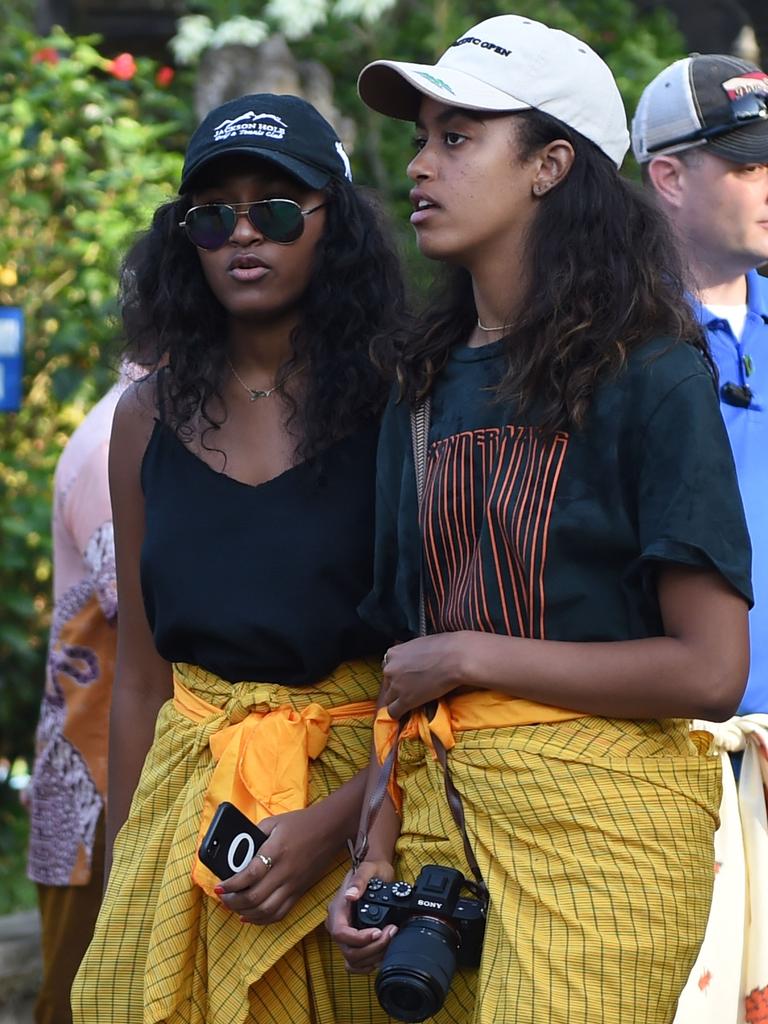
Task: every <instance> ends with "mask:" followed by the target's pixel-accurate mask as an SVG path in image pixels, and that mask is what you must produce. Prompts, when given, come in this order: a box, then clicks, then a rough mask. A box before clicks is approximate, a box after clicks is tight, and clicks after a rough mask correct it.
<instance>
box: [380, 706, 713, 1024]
mask: <svg viewBox="0 0 768 1024" xmlns="http://www.w3.org/2000/svg"><path fill="white" fill-rule="evenodd" d="M448 703H450V701H449V702H448ZM453 718H454V722H453V724H454V726H455V730H454V733H453V737H452V740H451V741H450V743H451V749H450V750H449V752H448V763H449V766H450V769H451V773H452V776H453V780H454V783H455V785H456V788H457V789H458V790H459V792H460V793H461V797H462V801H463V804H464V810H465V813H466V818H467V831H468V834H469V837H470V841H471V843H472V845H473V848H474V850H475V853H476V856H477V859H478V862H479V864H480V868H481V870H482V871H483V875H484V877H485V880H486V882H487V884H488V888H489V890H490V897H491V903H490V909H489V917H488V924H487V929H486V936H485V942H484V944H483V959H482V963H481V966H480V968H479V970H477V971H460V972H458V973H457V975H456V977H455V978H454V981H453V984H452V986H451V990H450V992H449V994H448V998H447V1000H446V1003H445V1006H444V1007H443V1009H442V1010H441V1011H440V1012H439V1013H438V1014H437V1015H436V1016H435V1017H434V1018H431V1024H671V1021H672V1018H673V1016H674V1013H675V1006H676V1003H677V998H678V995H679V993H680V991H681V990H682V988H683V985H684V983H685V980H686V977H687V975H688V972H689V971H690V968H691V965H692V964H693V961H694V959H695V957H696V954H697V951H698V949H699V946H700V944H701V940H702V937H703V935H704V930H705V927H706V922H707V915H708V912H709V905H710V900H711V893H712V882H713V876H714V858H713V835H714V831H715V828H716V825H717V812H718V806H719V799H720V789H721V785H720V765H719V761H718V760H717V759H716V758H714V757H708V756H705V755H704V754H703V753H702V752H701V751H700V750H699V748H698V746H697V743H696V742H694V741H692V739H691V735H690V734H689V730H688V725H687V723H686V722H682V721H678V720H668V721H638V722H633V721H624V720H613V719H602V718H596V717H591V716H584V717H580V718H576V719H573V720H570V721H561V722H557V723H546V724H538V725H530V726H514V727H501V728H492V727H487V728H475V729H463V728H461V723H460V722H458V721H457V720H456V716H455V714H454V715H453ZM695 739H696V737H695V736H694V740H695ZM379 747H380V751H381V750H382V749H383V744H381V743H380V744H379ZM397 771H398V775H397V781H398V785H399V787H400V788H401V790H402V795H403V825H402V833H401V837H400V840H399V842H398V848H397V862H396V875H397V877H399V878H405V879H407V880H412V879H413V878H414V877H415V876H416V875H417V874H418V872H419V870H420V868H421V867H422V866H423V865H424V864H445V865H449V866H452V867H457V868H458V869H459V870H461V871H463V872H464V873H465V874H469V868H468V866H467V864H466V861H465V859H464V854H463V848H462V842H461V837H460V834H459V831H458V829H457V827H456V825H455V823H454V821H453V819H452V817H451V813H450V810H449V808H448V805H447V802H446V799H445V791H444V784H443V777H442V771H441V768H440V765H439V763H438V762H437V761H436V760H435V758H434V757H433V755H432V751H431V750H430V748H429V746H428V744H426V743H425V742H424V739H423V737H421V735H420V730H419V729H418V728H416V729H415V730H414V738H412V739H405V740H403V741H401V744H400V751H399V757H398V768H397ZM470 877H471V875H470Z"/></svg>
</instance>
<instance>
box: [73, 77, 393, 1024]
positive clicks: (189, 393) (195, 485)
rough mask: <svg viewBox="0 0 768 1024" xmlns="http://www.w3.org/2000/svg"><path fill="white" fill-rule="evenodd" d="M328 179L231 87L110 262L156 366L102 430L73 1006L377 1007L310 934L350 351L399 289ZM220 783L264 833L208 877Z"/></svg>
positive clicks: (349, 493) (348, 825) (342, 655)
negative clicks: (95, 842)
mask: <svg viewBox="0 0 768 1024" xmlns="http://www.w3.org/2000/svg"><path fill="white" fill-rule="evenodd" d="M350 179H351V175H350V170H349V162H348V160H347V157H346V154H345V153H344V150H343V147H342V144H341V142H340V141H339V140H338V138H337V137H336V134H335V132H334V131H333V129H332V128H331V126H330V125H329V124H328V123H327V122H326V121H325V120H324V119H323V118H322V117H321V116H320V114H318V112H317V111H316V110H315V109H314V108H313V107H311V106H310V105H309V104H308V103H306V102H305V101H303V100H301V99H298V98H295V97H291V96H275V95H252V96H244V97H241V98H239V99H236V100H232V101H231V102H229V103H227V104H225V105H224V106H222V107H220V108H218V109H216V110H214V111H213V112H212V113H210V114H209V115H208V116H207V117H206V118H205V120H204V121H203V122H202V124H201V125H200V127H199V128H198V129H197V131H196V132H195V134H194V135H193V137H192V139H191V141H190V144H189V148H188V151H187V154H186V161H185V165H184V170H183V175H182V181H181V186H180V196H179V198H177V199H176V200H174V201H172V202H169V203H166V204H165V205H163V206H162V207H160V209H158V211H157V212H156V214H155V216H154V220H153V223H152V226H151V228H150V230H149V231H148V232H147V233H146V234H145V235H144V236H143V237H142V238H141V239H140V240H139V241H138V242H137V244H136V245H135V247H134V248H133V249H132V251H131V252H130V253H129V255H128V257H127V259H126V262H125V266H124V272H123V279H122V288H123V293H122V300H123V313H124V321H125V325H126V329H127V334H128V338H129V342H130V344H131V345H139V344H140V345H141V347H142V350H146V349H147V347H148V344H150V343H151V344H152V345H153V346H154V350H155V354H156V357H157V359H158V361H162V360H165V361H166V362H167V365H166V366H165V367H164V368H163V369H161V370H160V371H159V372H157V373H156V374H155V375H153V376H152V377H150V378H149V379H147V380H146V381H143V382H141V383H139V384H137V385H136V386H134V387H132V388H131V389H130V390H129V391H128V392H127V393H126V395H125V397H124V398H123V400H122V401H121V403H120V405H119V407H118V410H117V413H116V416H115V427H114V433H113V438H112V446H111V454H110V460H111V486H112V500H113V505H114V512H115V515H114V522H115V531H116V547H117V566H118V589H119V600H120V623H119V649H118V664H117V673H116V683H115V697H114V703H113V708H112V727H111V753H110V792H109V817H108V833H109V835H108V841H111V840H112V839H114V837H115V835H116V833H117V831H118V829H120V831H119V834H118V835H117V838H116V839H114V855H113V860H112V870H111V874H110V877H109V885H108V888H107V890H106V895H105V899H104V905H103V908H102V911H101V915H100V917H99V921H98V924H97V928H96V933H95V937H94V940H93V943H92V945H91V947H90V949H89V951H88V953H87V955H86V958H85V960H84V962H83V965H82V967H81V970H80V973H79V976H78V979H77V981H76V984H75V987H74V990H73V1007H74V1019H75V1020H76V1021H78V1022H82V1024H86V1022H87V1024H94V1022H96V1021H104V1022H105V1024H106V1022H109V1024H129V1022H130V1024H136V1022H137V1021H143V1022H144V1024H149V1022H152V1021H155V1022H160V1021H168V1022H171V1021H173V1022H182V1021H183V1022H185V1024H203V1022H207V1024H213V1022H215V1021H221V1022H224V1021H226V1022H227V1024H229V1022H246V1021H259V1022H260V1024H266V1022H267V1021H291V1024H302V1022H307V1024H309V1022H310V1021H311V1022H319V1024H333V1022H335V1021H336V1020H337V1019H345V1020H350V1021H351V1020H353V1019H354V1020H355V1021H359V1020H362V1021H367V1020H368V1019H369V1018H370V1019H372V1020H375V1019H377V1017H378V1018H383V1013H382V1012H381V1011H380V1010H379V1009H378V1007H377V1006H376V1002H375V1000H373V999H371V994H370V991H369V986H368V983H367V981H365V982H364V984H362V985H359V984H357V982H358V981H359V980H361V979H356V980H355V979H350V978H349V976H348V975H347V974H346V972H345V971H344V970H343V967H342V965H341V964H337V963H336V961H335V959H334V958H333V957H332V955H331V950H330V948H329V943H330V940H329V938H328V936H327V933H326V932H325V931H324V930H323V929H322V928H321V927H320V926H321V925H322V921H323V918H324V913H325V910H324V908H325V905H326V904H327V900H328V898H329V897H330V895H331V894H332V893H333V891H335V889H336V888H337V886H338V884H339V881H340V878H341V877H342V875H343V871H344V868H343V867H342V857H341V850H342V847H343V844H344V840H345V837H347V836H348V835H350V834H352V833H353V832H354V829H355V827H356V822H357V819H358V816H359V809H360V802H361V797H362V789H363V785H364V780H363V778H362V776H361V775H360V772H361V769H363V768H364V766H365V765H366V764H367V761H368V756H369V745H370V724H371V719H372V715H373V712H374V710H375V704H374V699H375V696H376V693H377V691H378V687H379V681H380V674H379V662H380V658H381V651H382V649H383V647H384V646H385V641H384V639H383V638H382V636H381V634H379V633H378V632H377V631H376V630H374V629H372V628H370V627H368V626H366V625H365V624H363V622H362V621H361V620H360V619H359V618H358V616H357V612H356V608H357V605H358V603H359V601H360V600H361V598H362V597H363V596H364V595H365V593H366V592H367V590H368V589H369V588H370V585H371V576H372V553H373V489H374V461H375V447H376V439H377V434H378V418H379V414H380V412H381V409H382V406H383V402H384V393H383V384H382V380H381V379H380V376H379V375H378V373H377V371H376V370H375V369H374V367H373V366H372V364H371V362H370V359H369V355H368V347H369V342H370V340H371V338H372V336H373V334H374V333H375V332H376V331H377V330H380V329H381V327H382V322H383V319H384V318H385V317H386V318H389V317H391V315H392V310H393V309H401V308H402V301H403V294H402V286H401V280H400V276H399V270H398V265H397V260H396V257H395V255H394V253H393V250H392V249H391V248H390V246H389V243H388V241H387V240H386V238H385V237H384V235H383V234H382V229H381V226H380V224H379V220H378V217H377V215H376V213H375V212H374V210H373V209H372V207H371V206H370V205H369V203H368V202H367V201H366V200H365V199H364V198H363V196H362V195H361V194H360V193H359V192H358V191H357V190H356V189H355V187H354V186H353V185H352V184H351V180H350ZM153 735H154V739H153ZM145 758H146V760H145ZM142 765H143V767H142ZM224 801H229V802H231V803H233V804H234V805H235V806H236V807H238V808H239V809H240V810H241V811H242V812H243V813H245V815H246V816H247V817H248V818H249V819H250V820H251V821H252V822H254V823H257V824H258V825H259V827H260V829H261V830H262V831H263V833H265V834H266V836H267V838H266V841H264V842H263V845H262V846H261V847H260V848H259V849H258V852H257V853H256V856H255V857H253V859H252V860H251V862H250V864H248V866H247V867H245V868H244V869H243V870H238V872H237V873H236V874H235V875H234V876H233V877H231V878H228V879H227V880H226V881H223V882H222V881H220V879H219V878H217V877H216V876H214V875H213V874H212V873H211V872H210V870H208V869H207V868H206V867H204V865H203V864H202V863H201V862H200V860H198V859H197V857H196V852H197V850H198V849H199V847H200V842H201V839H202V837H203V835H204V834H205V832H206V829H207V827H208V825H209V824H210V822H211V819H212V817H213V815H214V812H215V811H216V809H217V807H218V806H219V805H220V804H221V803H222V802H224ZM235 845H236V844H235ZM247 846H248V842H247V840H246V841H245V846H243V847H242V848H240V847H238V848H237V850H236V851H235V854H236V855H235V854H233V855H232V856H231V857H230V860H232V859H233V857H234V861H235V863H234V864H231V865H230V866H231V867H232V868H233V869H235V867H237V868H242V865H243V860H244V858H243V852H244V850H245V849H246V847H247ZM231 852H232V851H230V853H231ZM369 1011H370V1013H369Z"/></svg>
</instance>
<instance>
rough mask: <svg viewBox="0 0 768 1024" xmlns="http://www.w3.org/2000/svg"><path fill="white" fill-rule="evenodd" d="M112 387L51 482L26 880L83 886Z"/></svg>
mask: <svg viewBox="0 0 768 1024" xmlns="http://www.w3.org/2000/svg"><path fill="white" fill-rule="evenodd" d="M130 380H131V374H130V369H129V368H125V369H124V371H123V372H122V374H121V376H120V380H119V381H118V383H117V384H115V386H114V387H113V388H112V389H111V390H110V391H109V392H108V393H107V394H106V395H105V396H104V397H103V398H102V399H101V401H100V402H98V403H97V404H96V405H95V406H94V408H93V409H92V410H91V411H90V412H89V413H88V415H87V416H86V417H85V419H84V420H83V422H82V423H81V424H80V426H79V427H78V428H77V430H76V431H75V432H74V434H73V435H72V437H71V438H70V440H69V443H68V444H67V446H66V448H65V449H64V451H63V452H62V455H61V458H60V459H59V462H58V465H57V467H56V474H55V477H54V501H53V522H52V527H53V562H54V567H53V571H54V577H53V590H54V610H53V619H52V623H51V633H50V640H49V648H48V663H47V671H46V682H45V691H44V693H43V698H42V704H41V708H40V721H39V724H38V729H37V738H36V748H37V753H36V759H35V766H34V771H33V775H32V781H31V783H30V787H29V791H28V792H29V796H30V815H31V822H30V845H29V861H28V874H29V877H30V878H31V879H32V880H33V881H35V882H40V883H42V884H44V885H85V884H86V883H87V882H88V880H89V878H90V875H91V856H92V852H93V842H94V834H95V831H96V823H97V821H98V819H99V815H100V814H101V811H102V809H103V807H104V799H105V792H106V763H107V716H108V710H109V699H110V695H111V688H112V675H113V670H114V656H115V645H116V629H115V623H116V615H117V590H116V583H115V553H114V540H113V534H112V511H111V507H110V501H109V483H108V475H107V460H108V453H109V436H110V432H111V429H112V418H113V415H114V411H115V406H116V405H117V401H118V399H119V397H120V395H121V394H122V392H123V391H124V390H125V388H126V387H127V385H128V384H129V383H130Z"/></svg>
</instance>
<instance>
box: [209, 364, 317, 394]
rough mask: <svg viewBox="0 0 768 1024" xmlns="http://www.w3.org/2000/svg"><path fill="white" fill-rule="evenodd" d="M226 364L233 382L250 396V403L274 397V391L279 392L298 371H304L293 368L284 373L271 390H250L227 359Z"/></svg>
mask: <svg viewBox="0 0 768 1024" xmlns="http://www.w3.org/2000/svg"><path fill="white" fill-rule="evenodd" d="M227 363H228V364H229V368H230V370H231V371H232V373H233V375H234V377H235V380H236V381H237V382H238V383H239V384H241V385H242V386H243V387H244V388H245V390H246V391H247V392H248V394H249V395H250V399H251V401H252V402H255V401H256V400H257V399H258V398H269V396H270V395H274V393H275V392H276V391H279V390H280V388H281V387H283V385H284V384H285V383H286V382H287V381H289V380H290V379H291V377H295V376H296V374H297V373H298V372H299V370H303V369H304V367H303V366H297V367H295V368H294V369H293V370H291V372H290V373H286V375H285V376H284V377H283V379H282V380H281V381H278V382H277V384H273V385H272V387H271V388H251V387H249V386H248V385H247V384H246V383H245V381H244V380H243V378H242V377H241V376H240V374H239V373H238V372H237V370H236V369H235V368H234V366H233V365H232V362H231V360H230V359H229V357H227Z"/></svg>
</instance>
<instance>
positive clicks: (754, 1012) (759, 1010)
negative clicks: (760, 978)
mask: <svg viewBox="0 0 768 1024" xmlns="http://www.w3.org/2000/svg"><path fill="white" fill-rule="evenodd" d="M746 1011H747V1021H748V1024H765V1022H766V1021H768V985H766V986H765V988H755V989H752V991H751V992H750V993H749V995H748V996H747V1003H746Z"/></svg>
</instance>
